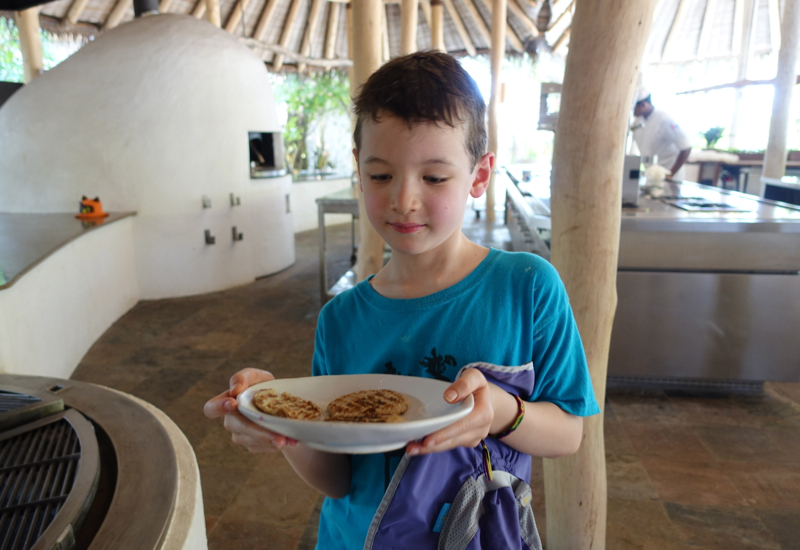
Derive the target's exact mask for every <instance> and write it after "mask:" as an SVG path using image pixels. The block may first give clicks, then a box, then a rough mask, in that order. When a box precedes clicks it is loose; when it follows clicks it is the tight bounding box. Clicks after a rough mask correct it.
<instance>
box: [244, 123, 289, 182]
mask: <svg viewBox="0 0 800 550" xmlns="http://www.w3.org/2000/svg"><path fill="white" fill-rule="evenodd" d="M248 140H249V142H250V172H251V174H253V175H254V174H256V173H263V172H283V171H285V169H286V161H285V157H284V153H283V136H282V135H281V133H280V132H248Z"/></svg>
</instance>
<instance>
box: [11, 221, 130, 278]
mask: <svg viewBox="0 0 800 550" xmlns="http://www.w3.org/2000/svg"><path fill="white" fill-rule="evenodd" d="M133 215H135V213H134V212H117V213H109V215H108V216H107V217H105V218H100V219H98V220H79V219H77V218H75V214H72V213H48V214H16V213H14V214H10V213H2V212H0V290H3V289H5V288H8V287H10V286H11V285H13V284H14V283H15V282H16V281H17V280H18V279H19V277H21V276H22V275H23V274H25V273H26V272H27V271H29V270H30V269H32V268H33V267H34V266H36V265H37V264H38V263H39V262H41V261H42V260H44V259H45V258H47V257H48V256H49V255H50V254H52V253H53V252H55V251H56V250H58V249H59V248H61V247H62V246H64V245H66V244H67V243H69V242H71V241H73V240H75V239H77V238H78V237H80V236H81V235H85V234H86V233H88V232H89V231H92V230H94V229H96V228H98V227H102V226H107V225H110V224H112V223H114V222H115V221H118V220H121V219H124V218H127V217H129V216H133Z"/></svg>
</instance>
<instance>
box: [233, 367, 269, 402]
mask: <svg viewBox="0 0 800 550" xmlns="http://www.w3.org/2000/svg"><path fill="white" fill-rule="evenodd" d="M270 380H275V377H274V376H272V373H271V372H268V371H265V370H261V369H249V368H248V369H242V370H240V371H239V372H237V373H236V374H234V375H233V376H232V377H231V382H230V386H231V387H230V395H231V397H236V396H238V395H239V394H240V393H242V392H243V391H244V390H246V389H247V388H249V387H250V386H252V385H253V384H258V383H260V382H268V381H270Z"/></svg>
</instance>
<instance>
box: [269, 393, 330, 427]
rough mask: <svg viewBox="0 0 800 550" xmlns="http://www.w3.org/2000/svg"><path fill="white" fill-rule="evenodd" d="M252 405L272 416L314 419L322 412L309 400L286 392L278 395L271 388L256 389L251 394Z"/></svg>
mask: <svg viewBox="0 0 800 550" xmlns="http://www.w3.org/2000/svg"><path fill="white" fill-rule="evenodd" d="M253 405H255V406H256V408H258V409H259V410H260V411H263V412H265V413H267V414H271V415H272V416H280V417H283V418H293V419H295V420H316V419H317V418H319V417H320V415H321V414H322V409H320V408H319V407H318V406H317V405H315V404H314V403H312V402H311V401H308V400H306V399H303V398H301V397H297V396H294V395H292V394H290V393H286V392H283V393H282V394H280V395H278V392H277V391H275V390H274V389H272V388H268V389H266V390H260V391H257V392H256V393H255V395H254V396H253Z"/></svg>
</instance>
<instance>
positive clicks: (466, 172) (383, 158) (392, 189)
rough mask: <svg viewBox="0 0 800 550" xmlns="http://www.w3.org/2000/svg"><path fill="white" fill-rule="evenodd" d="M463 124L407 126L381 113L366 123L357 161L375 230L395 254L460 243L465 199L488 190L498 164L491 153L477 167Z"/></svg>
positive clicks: (421, 252)
mask: <svg viewBox="0 0 800 550" xmlns="http://www.w3.org/2000/svg"><path fill="white" fill-rule="evenodd" d="M464 132H465V129H464V126H463V125H459V126H456V127H455V128H451V127H450V126H447V125H445V124H442V125H436V124H434V123H432V122H422V123H419V124H415V125H414V126H413V127H412V128H410V129H409V127H408V124H407V123H406V122H405V121H404V120H402V119H399V118H397V117H394V116H391V115H382V116H381V117H380V120H379V122H374V121H372V120H367V121H365V123H364V125H363V127H362V133H361V150H360V151H355V150H354V151H353V153H354V154H355V156H356V161H357V162H358V175H359V181H360V182H361V190H362V191H363V192H364V206H365V207H366V211H367V216H368V217H369V221H370V223H371V224H372V226H373V227H374V228H375V229H376V231H377V232H378V234H379V235H380V236H381V237H382V238H383V239H384V240H385V241H386V242H387V243H388V244H389V246H390V247H391V248H392V250H393V251H394V252H396V253H400V254H407V255H417V254H423V253H425V252H429V251H436V250H438V251H439V252H446V249H442V248H440V247H442V246H444V247H447V246H448V245H452V244H454V243H457V242H458V239H459V236H460V234H461V223H462V221H463V219H464V209H465V207H466V203H467V198H468V197H469V196H472V197H480V196H481V195H482V194H483V192H484V191H485V190H486V186H487V185H488V182H489V176H490V175H491V171H492V166H493V164H494V154H493V153H487V154H485V155H484V156H483V157H482V158H481V159H479V161H478V163H477V164H476V166H475V167H474V168H472V166H471V165H472V162H471V160H470V157H469V155H468V154H467V150H466V147H465V146H464V143H465V139H464V138H465V136H464Z"/></svg>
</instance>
